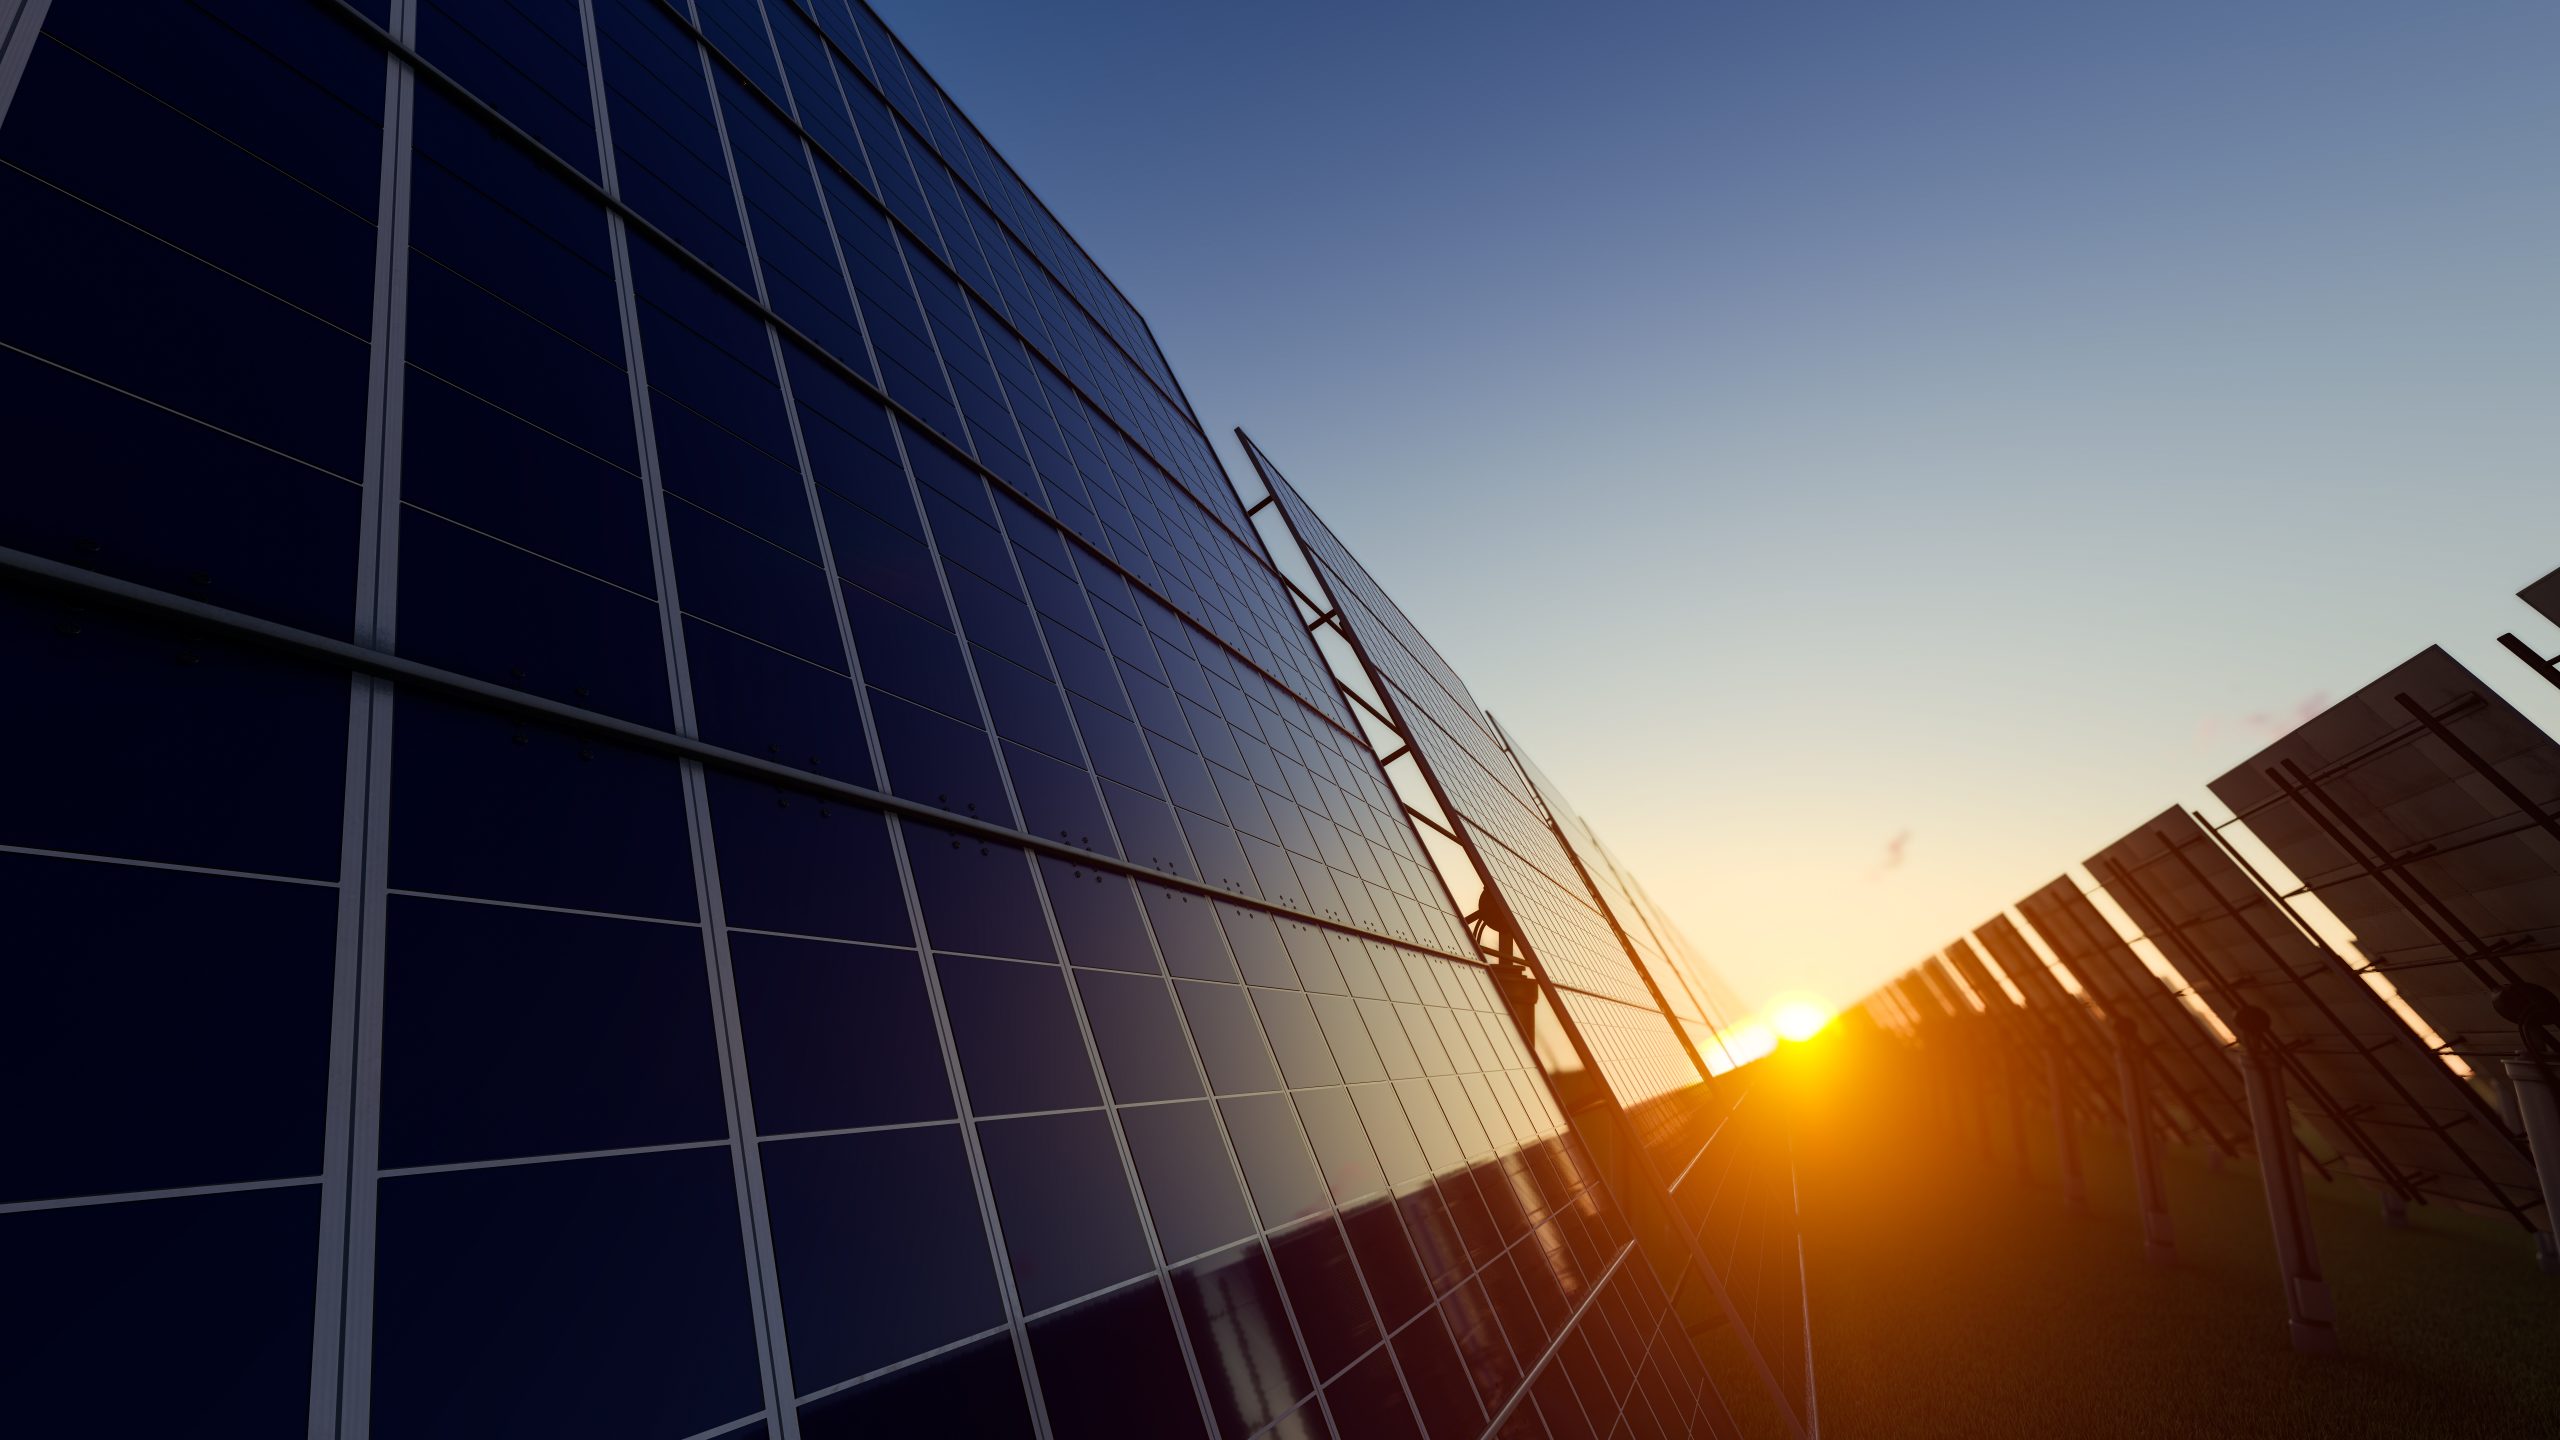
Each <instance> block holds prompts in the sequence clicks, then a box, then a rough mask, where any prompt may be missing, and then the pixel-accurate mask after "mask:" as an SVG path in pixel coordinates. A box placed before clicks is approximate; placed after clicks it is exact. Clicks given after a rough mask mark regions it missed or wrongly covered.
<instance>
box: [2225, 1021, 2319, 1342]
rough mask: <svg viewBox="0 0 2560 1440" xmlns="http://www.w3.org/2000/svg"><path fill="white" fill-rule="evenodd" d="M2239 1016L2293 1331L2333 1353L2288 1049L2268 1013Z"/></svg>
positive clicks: (2252, 1122)
mask: <svg viewBox="0 0 2560 1440" xmlns="http://www.w3.org/2000/svg"><path fill="white" fill-rule="evenodd" d="M2234 1018H2235V1022H2236V1023H2234V1025H2233V1026H2232V1028H2233V1029H2234V1030H2236V1031H2238V1032H2239V1035H2240V1074H2241V1077H2242V1079H2243V1080H2244V1081H2246V1082H2247V1086H2248V1091H2249V1128H2250V1129H2251V1130H2252V1131H2253V1132H2255V1134H2256V1136H2257V1141H2258V1178H2259V1180H2260V1182H2261V1183H2262V1184H2264V1185H2265V1187H2266V1192H2267V1224H2268V1226H2269V1228H2270V1229H2272V1230H2273V1231H2274V1232H2275V1242H2276V1274H2277V1276H2278V1277H2279V1278H2280V1279H2281V1280H2282V1281H2283V1284H2284V1310H2285V1330H2286V1332H2287V1334H2289V1335H2290V1336H2291V1337H2292V1340H2293V1348H2294V1349H2295V1350H2296V1351H2298V1352H2300V1353H2301V1354H2305V1355H2325V1354H2328V1353H2329V1352H2331V1351H2333V1350H2336V1349H2337V1348H2338V1331H2337V1310H2336V1307H2335V1306H2333V1305H2332V1304H2331V1303H2330V1300H2329V1282H2328V1281H2327V1280H2326V1279H2324V1278H2323V1277H2322V1276H2321V1274H2320V1247H2319V1245H2318V1244H2317V1243H2316V1242H2315V1241H2314V1239H2313V1236H2312V1233H2311V1210H2310V1206H2309V1205H2308V1203H2307V1201H2306V1199H2305V1197H2304V1195H2303V1190H2302V1167H2301V1166H2299V1165H2297V1164H2295V1163H2294V1158H2293V1141H2294V1134H2293V1113H2292V1111H2291V1110H2289V1109H2288V1108H2287V1107H2286V1105H2285V1098H2284V1072H2285V1065H2284V1054H2283V1047H2282V1046H2281V1045H2280V1044H2278V1043H2277V1040H2276V1037H2275V1029H2274V1027H2273V1026H2272V1025H2270V1024H2269V1023H2268V1020H2267V1012H2265V1011H2264V1010H2260V1009H2258V1008H2257V1007H2256V1006H2254V1005H2253V1006H2250V1007H2248V1008H2247V1009H2244V1010H2242V1011H2241V1012H2240V1013H2239V1014H2238V1015H2237V1016H2236V1017H2234Z"/></svg>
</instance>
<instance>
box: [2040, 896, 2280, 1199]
mask: <svg viewBox="0 0 2560 1440" xmlns="http://www.w3.org/2000/svg"><path fill="white" fill-rule="evenodd" d="M2018 913H2019V914H2020V915H2022V916H2024V917H2025V918H2026V921H2027V923H2028V924H2030V925H2032V926H2034V927H2035V929H2036V933H2037V934H2038V935H2040V936H2042V937H2043V938H2044V942H2045V944H2046V946H2047V947H2048V948H2050V949H2051V950H2052V951H2053V953H2054V956H2055V958H2057V959H2058V960H2060V961H2061V962H2062V965H2063V967H2064V968H2065V969H2067V970H2069V971H2070V972H2071V974H2072V976H2073V978H2075V979H2077V980H2078V981H2079V982H2080V985H2081V988H2082V989H2083V990H2085V991H2087V992H2088V993H2089V994H2090V995H2092V996H2094V997H2095V998H2096V999H2097V1002H2098V1004H2099V1006H2100V1007H2101V1008H2102V1009H2104V1010H2105V1011H2106V1012H2107V1014H2108V1016H2109V1018H2110V1019H2113V1018H2115V1017H2119V1016H2121V1017H2123V1018H2124V1019H2126V1020H2128V1021H2130V1022H2132V1024H2134V1025H2135V1026H2136V1027H2137V1033H2138V1034H2139V1035H2140V1037H2141V1039H2142V1040H2143V1042H2144V1049H2145V1053H2144V1055H2143V1057H2142V1059H2143V1060H2144V1061H2145V1062H2147V1063H2148V1064H2149V1065H2150V1066H2151V1068H2152V1069H2153V1070H2154V1071H2155V1072H2156V1073H2157V1074H2158V1075H2159V1076H2160V1078H2161V1081H2162V1083H2163V1086H2164V1088H2166V1089H2167V1090H2168V1092H2169V1098H2170V1099H2172V1100H2174V1101H2175V1102H2176V1104H2177V1105H2178V1107H2179V1108H2180V1109H2181V1110H2183V1111H2184V1112H2185V1113H2186V1118H2187V1119H2188V1121H2189V1122H2190V1123H2191V1124H2192V1126H2193V1128H2194V1129H2196V1130H2198V1131H2200V1132H2202V1134H2203V1135H2204V1137H2205V1139H2206V1140H2207V1141H2208V1142H2209V1143H2211V1144H2212V1145H2213V1146H2214V1148H2215V1149H2217V1150H2220V1151H2222V1152H2223V1153H2224V1154H2226V1155H2229V1154H2237V1153H2238V1139H2237V1137H2240V1136H2243V1135H2246V1134H2247V1133H2248V1128H2249V1127H2248V1115H2247V1112H2246V1110H2245V1109H2244V1108H2243V1107H2242V1106H2241V1103H2240V1100H2239V1096H2238V1090H2239V1077H2238V1075H2237V1073H2236V1072H2235V1071H2234V1070H2233V1068H2232V1066H2231V1065H2230V1064H2229V1062H2228V1061H2227V1060H2225V1059H2224V1058H2223V1051H2224V1047H2223V1045H2222V1042H2221V1041H2220V1040H2219V1039H2218V1038H2216V1037H2215V1036H2214V1035H2213V1034H2212V1033H2211V1032H2209V1031H2207V1030H2206V1029H2205V1028H2204V1022H2202V1021H2200V1020H2198V1019H2197V1018H2196V1017H2195V1016H2194V1014H2193V1013H2191V1012H2190V1011H2188V1009H2187V1008H2186V1006H2185V1005H2184V1004H2183V1003H2181V1002H2180V1001H2179V1000H2178V998H2177V996H2176V995H2175V994H2173V993H2171V991H2170V989H2169V986H2168V983H2167V982H2166V981H2164V980H2162V979H2161V978H2160V977H2159V976H2158V975H2156V974H2154V973H2152V971H2151V969H2150V967H2148V966H2146V965H2144V964H2143V963H2142V961H2141V959H2140V958H2139V957H2137V956H2136V955H2135V954H2134V953H2133V949H2132V947H2130V946H2129V945H2127V944H2126V943H2125V942H2124V939H2123V937H2122V936H2120V935H2118V934H2117V933H2116V929H2115V926H2114V924H2113V923H2112V922H2110V921H2109V920H2108V919H2107V918H2106V916H2104V915H2103V914H2101V913H2099V911H2098V908H2097V907H2096V906H2094V905H2092V904H2090V903H2089V898H2088V897H2087V896H2086V895H2084V894H2082V893H2081V891H2080V887H2079V886H2078V885H2077V884H2075V883H2073V881H2072V879H2071V877H2070V876H2068V875H2064V876H2060V877H2058V878H2056V879H2055V880H2053V881H2052V882H2051V883H2050V884H2047V885H2046V886H2045V887H2044V888H2042V889H2040V890H2038V891H2036V892H2035V893H2033V894H2031V895H2029V896H2028V897H2027V898H2025V899H2024V900H2021V901H2019V902H2018Z"/></svg>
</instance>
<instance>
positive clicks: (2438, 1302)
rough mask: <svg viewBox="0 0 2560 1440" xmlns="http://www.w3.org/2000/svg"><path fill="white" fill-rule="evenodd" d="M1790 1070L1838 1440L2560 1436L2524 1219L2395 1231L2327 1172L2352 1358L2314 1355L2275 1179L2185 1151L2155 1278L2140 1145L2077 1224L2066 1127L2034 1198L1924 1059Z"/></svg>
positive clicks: (1815, 1299)
mask: <svg viewBox="0 0 2560 1440" xmlns="http://www.w3.org/2000/svg"><path fill="white" fill-rule="evenodd" d="M1783 1064H1784V1066H1785V1070H1786V1073H1787V1081H1788V1084H1789V1087H1790V1089H1791V1091H1792V1094H1793V1098H1794V1102H1795V1104H1796V1105H1797V1106H1798V1107H1799V1110H1798V1113H1799V1116H1800V1123H1799V1129H1798V1131H1797V1134H1798V1143H1797V1167H1798V1176H1799V1183H1800V1187H1801V1195H1802V1201H1801V1203H1802V1207H1803V1215H1804V1226H1805V1255H1806V1263H1807V1267H1808V1279H1809V1282H1810V1285H1811V1303H1812V1312H1813V1328H1814V1344H1815V1353H1816V1355H1817V1357H1818V1364H1819V1366H1820V1371H1821V1378H1820V1397H1821V1418H1822V1430H1823V1434H1824V1435H1825V1437H1826V1440H1862V1437H1904V1436H2011V1435H2020V1436H2072V1437H2078V1436H2091V1437H2112V1436H2126V1437H2134V1436H2140V1437H2164V1440H2165V1437H2187V1436H2269V1437H2274V1436H2286V1437H2291V1436H2317V1437H2324V1440H2325V1437H2332V1436H2336V1437H2365V1436H2372V1437H2390V1440H2407V1437H2426V1436H2459V1437H2466V1440H2480V1437H2509V1436H2515V1437H2537V1436H2560V1278H2553V1277H2546V1276H2543V1275H2542V1274H2540V1273H2539V1272H2538V1271H2537V1270H2536V1269H2535V1267H2534V1263H2533V1249H2532V1243H2531V1240H2530V1238H2529V1237H2527V1236H2525V1235H2523V1234H2522V1233H2521V1232H2520V1231H2519V1230H2517V1229H2516V1228H2515V1226H2513V1225H2512V1224H2511V1223H2505V1222H2497V1221H2490V1220H2487V1219H2483V1218H2480V1217H2476V1216H2471V1215H2467V1214H2462V1213H2458V1212H2454V1211H2450V1210H2448V1209H2446V1208H2444V1207H2441V1206H2431V1207H2418V1208H2413V1209H2412V1211H2411V1212H2410V1214H2411V1224H2410V1227H2409V1228H2408V1229H2405V1230H2394V1229H2390V1228H2387V1227H2386V1226H2385V1225H2384V1224H2383V1221H2382V1217H2381V1213H2380V1209H2379V1206H2378V1203H2377V1202H2376V1200H2375V1198H2374V1197H2373V1196H2372V1195H2371V1194H2370V1193H2369V1192H2367V1191H2365V1190H2363V1189H2362V1188H2361V1187H2359V1186H2356V1185H2354V1184H2352V1183H2351V1182H2346V1181H2339V1182H2336V1183H2330V1184H2323V1183H2320V1182H2318V1181H2317V1180H2314V1182H2313V1186H2312V1203H2313V1224H2314V1227H2315V1229H2316V1230H2317V1232H2318V1240H2319V1244H2320V1247H2321V1256H2322V1259H2323V1261H2324V1263H2325V1266H2326V1269H2327V1273H2328V1279H2329V1283H2330V1287H2331V1290H2332V1292H2333V1293H2334V1295H2335V1297H2336V1301H2337V1308H2338V1332H2339V1337H2340V1342H2341V1351H2342V1353H2340V1354H2339V1355H2337V1356H2334V1357H2324V1358H2305V1357H2299V1356H2296V1355H2294V1354H2293V1353H2292V1351H2291V1350H2290V1349H2289V1348H2288V1346H2287V1344H2286V1339H2285V1328H2284V1312H2283V1302H2282V1300H2281V1298H2280V1295H2279V1292H2278V1289H2277V1282H2276V1270H2275V1260H2274V1256H2273V1250H2272V1247H2271V1244H2270V1241H2269V1238H2268V1231H2267V1216H2266V1209H2265V1202H2264V1200H2263V1198H2262V1195H2261V1192H2260V1189H2259V1185H2258V1176H2257V1172H2256V1170H2255V1169H2254V1168H2253V1167H2252V1166H2250V1165H2249V1164H2246V1163H2233V1164H2228V1165H2226V1166H2224V1167H2223V1168H2222V1169H2221V1170H2220V1171H2218V1172H2217V1171H2216V1170H2215V1169H2214V1168H2213V1167H2212V1166H2211V1165H2210V1164H2209V1163H2208V1160H2207V1158H2206V1157H2205V1156H2203V1155H2199V1154H2196V1153H2193V1152H2190V1151H2184V1150H2174V1151H2172V1152H2171V1153H2170V1154H2169V1155H2168V1157H2167V1160H2166V1164H2165V1169H2166V1172H2167V1183H2168V1190H2169V1199H2170V1208H2171V1214H2172V1219H2173V1221H2174V1223H2175V1226H2176V1231H2177V1240H2178V1252H2179V1253H2178V1260H2177V1263H2176V1265H2175V1266H2173V1267H2169V1268H2155V1267H2152V1266H2149V1265H2146V1264H2145V1263H2144V1261H2143V1258H2142V1243H2141V1236H2140V1232H2139V1230H2138V1229H2137V1228H2136V1225H2135V1220H2134V1216H2133V1206H2132V1181H2131V1176H2130V1172H2129V1169H2128V1166H2127V1163H2126V1160H2125V1156H2124V1144H2123V1141H2122V1138H2121V1137H2120V1136H2119V1135H2117V1134H2116V1133H2114V1132H2112V1131H2108V1130H2102V1129H2097V1128H2090V1129H2087V1130H2084V1131H2083V1132H2082V1133H2081V1153H2082V1158H2083V1165H2084V1169H2085V1173H2086V1176H2087V1182H2088V1191H2089V1208H2088V1211H2087V1213H2085V1214H2080V1215H2074V1214H2071V1213H2070V1212H2069V1211H2068V1210H2067V1209H2066V1207H2065V1205H2064V1203H2063V1199H2062V1196H2061V1193H2060V1190H2059V1187H2058V1185H2057V1183H2056V1174H2055V1164H2054V1160H2055V1154H2054V1144H2053V1137H2052V1135H2051V1128H2052V1127H2051V1121H2050V1118H2049V1116H2047V1115H2044V1114H2034V1115H2031V1116H2030V1120H2031V1122H2032V1123H2031V1125H2030V1145H2029V1154H2030V1166H2031V1176H2030V1178H2029V1179H2028V1180H2026V1181H2024V1182H2021V1181H2020V1180H2019V1179H2018V1178H2017V1177H2016V1174H2015V1170H2014V1164H2015V1162H2014V1160H2013V1158H2012V1152H2011V1151H2010V1150H2009V1148H2008V1138H2009V1130H2008V1126H2007V1123H2006V1117H2005V1114H2003V1115H2001V1116H1998V1117H1995V1119H1997V1120H1998V1122H1999V1123H1997V1124H1996V1125H1994V1126H1993V1127H1992V1129H1991V1132H1990V1139H1991V1142H1992V1143H1991V1148H1990V1150H1989V1151H1988V1158H1986V1154H1985V1150H1984V1149H1983V1147H1982V1142H1981V1140H1980V1139H1979V1138H1978V1137H1977V1135H1976V1132H1975V1130H1974V1128H1973V1126H1972V1125H1971V1124H1970V1123H1969V1122H1968V1121H1966V1120H1964V1119H1961V1118H1959V1112H1957V1111H1956V1110H1955V1109H1954V1108H1953V1107H1950V1106H1948V1105H1946V1104H1945V1103H1943V1101H1942V1100H1941V1099H1939V1097H1938V1096H1937V1095H1936V1094H1935V1093H1934V1092H1933V1091H1932V1089H1931V1087H1930V1086H1928V1085H1927V1084H1925V1083H1923V1081H1922V1077H1921V1076H1920V1075H1919V1074H1918V1072H1916V1071H1914V1070H1913V1069H1911V1068H1910V1066H1909V1064H1908V1062H1907V1060H1906V1059H1905V1058H1904V1057H1903V1056H1902V1054H1901V1052H1900V1051H1899V1048H1898V1042H1893V1041H1890V1040H1884V1039H1878V1040H1872V1041H1862V1040H1860V1039H1857V1038H1856V1037H1854V1036H1842V1037H1837V1038H1833V1039H1828V1040H1824V1041H1817V1042H1816V1043H1815V1044H1814V1045H1811V1046H1807V1047H1795V1048H1794V1050H1793V1053H1791V1054H1789V1055H1788V1056H1786V1057H1785V1059H1784V1061H1783Z"/></svg>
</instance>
